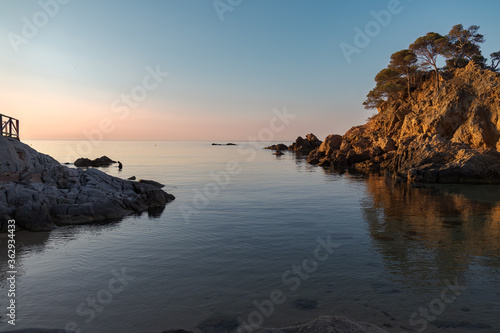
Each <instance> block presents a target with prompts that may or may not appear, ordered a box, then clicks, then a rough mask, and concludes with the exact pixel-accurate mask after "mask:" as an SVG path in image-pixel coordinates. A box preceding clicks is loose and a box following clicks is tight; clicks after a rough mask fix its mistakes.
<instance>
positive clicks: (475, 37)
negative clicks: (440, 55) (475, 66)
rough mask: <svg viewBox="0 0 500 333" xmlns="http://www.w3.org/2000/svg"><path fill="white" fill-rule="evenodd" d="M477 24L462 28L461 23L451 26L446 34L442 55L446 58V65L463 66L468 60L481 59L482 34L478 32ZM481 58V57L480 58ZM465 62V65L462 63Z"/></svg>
mask: <svg viewBox="0 0 500 333" xmlns="http://www.w3.org/2000/svg"><path fill="white" fill-rule="evenodd" d="M478 30H479V26H478V25H471V26H470V27H469V28H467V29H464V26H463V25H462V24H457V25H455V26H454V27H453V28H451V30H450V32H449V33H448V35H446V39H447V45H446V48H445V50H444V51H445V52H444V56H445V57H446V58H448V66H449V67H451V66H450V65H453V66H454V67H465V65H467V63H468V62H469V61H470V60H474V59H475V60H476V62H477V60H482V59H484V58H483V56H482V55H481V50H480V46H479V44H480V43H484V36H483V35H481V34H480V33H478ZM481 58H482V59H481ZM464 64H465V65H464Z"/></svg>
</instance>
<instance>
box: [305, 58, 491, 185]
mask: <svg viewBox="0 0 500 333" xmlns="http://www.w3.org/2000/svg"><path fill="white" fill-rule="evenodd" d="M412 96H413V98H414V101H409V100H408V98H406V99H405V98H400V99H393V100H392V101H391V102H390V103H388V102H385V103H383V104H382V105H381V107H380V108H379V113H378V114H376V115H375V116H373V117H372V118H371V119H370V120H369V121H368V122H367V123H366V124H365V125H362V126H356V127H353V128H351V129H350V130H349V131H347V132H346V133H345V134H344V135H343V136H341V137H340V136H338V135H337V136H334V135H330V136H328V137H327V138H326V139H325V142H324V144H322V145H321V147H318V149H315V150H314V151H312V152H311V153H310V154H309V156H308V161H309V163H311V164H317V165H322V166H334V167H340V168H345V167H352V168H355V169H358V170H362V171H378V170H387V171H389V172H391V173H392V174H393V175H394V177H395V178H396V179H398V180H403V181H410V182H439V183H500V154H499V152H498V150H499V149H500V75H499V74H497V73H495V72H492V71H490V70H484V69H481V68H480V67H478V66H477V65H475V64H474V63H473V62H471V63H470V64H469V65H468V66H467V67H465V68H462V69H457V70H455V71H454V72H451V73H449V78H448V80H447V81H445V82H443V84H442V86H441V88H440V90H439V91H437V90H436V87H435V84H434V83H433V82H432V80H428V81H425V82H424V83H423V84H422V85H421V86H420V87H418V88H417V89H416V90H415V91H414V92H413V93H412ZM339 143H340V144H339Z"/></svg>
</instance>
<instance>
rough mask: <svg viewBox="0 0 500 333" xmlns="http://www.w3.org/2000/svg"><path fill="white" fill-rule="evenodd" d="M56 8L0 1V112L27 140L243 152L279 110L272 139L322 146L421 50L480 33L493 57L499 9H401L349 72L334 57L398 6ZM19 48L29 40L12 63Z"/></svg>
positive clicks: (294, 0)
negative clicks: (402, 53) (224, 145)
mask: <svg viewBox="0 0 500 333" xmlns="http://www.w3.org/2000/svg"><path fill="white" fill-rule="evenodd" d="M55 1H56V0H41V1H28V0H23V1H19V0H1V1H0V36H1V38H0V48H1V53H0V71H1V76H0V113H3V114H6V115H10V116H13V117H16V118H18V119H20V121H21V136H22V138H23V139H78V140H80V139H85V133H92V135H94V137H95V138H98V137H99V135H98V134H97V132H98V131H100V132H101V133H102V134H103V135H102V138H103V139H105V140H121V139H134V140H204V139H206V140H247V139H248V137H249V136H256V135H257V134H258V133H259V131H261V130H262V129H263V128H266V127H268V126H269V121H270V119H271V118H272V117H273V113H272V110H273V109H280V110H282V109H283V108H285V107H286V109H287V111H288V113H292V114H294V115H296V118H295V119H294V120H293V121H292V122H291V123H290V124H289V125H288V126H287V127H286V128H285V129H284V130H283V131H281V132H279V133H276V134H275V137H274V139H275V140H283V141H289V140H292V139H295V138H296V137H297V136H298V135H302V136H303V135H305V134H307V133H310V132H313V133H315V134H316V135H317V136H318V137H319V138H320V139H323V138H324V137H325V136H326V135H328V134H331V133H340V134H343V133H344V132H345V131H346V130H348V129H349V128H350V127H351V126H354V125H359V124H361V123H364V122H365V119H366V118H367V117H369V116H371V115H372V114H373V112H374V111H370V110H365V109H363V106H362V102H363V101H364V99H365V96H366V94H367V93H368V91H369V90H370V89H371V88H372V87H373V85H374V81H373V78H374V76H375V74H376V73H377V72H378V71H379V70H380V69H382V68H383V67H385V66H386V65H387V63H388V60H389V57H390V55H391V54H392V53H394V52H395V51H398V50H401V49H404V48H407V47H408V45H409V44H410V43H412V42H413V41H414V40H415V39H416V38H417V37H419V36H422V35H424V34H426V33H427V32H429V31H435V32H439V33H441V34H446V33H447V32H448V31H449V30H450V28H451V27H452V26H453V25H455V24H458V23H462V24H463V25H464V26H469V25H472V24H477V25H480V26H481V29H480V32H481V33H483V34H484V35H485V37H486V43H485V44H484V45H483V46H482V50H483V54H484V55H485V56H488V55H489V54H490V53H491V52H494V51H498V50H500V20H499V19H498V13H499V12H500V2H499V1H497V0H491V1H470V0H469V1H461V0H458V1H457V0H443V1H431V0H429V1H427V0H422V1H417V0H414V1H411V0H401V1H400V8H401V12H400V13H399V14H395V15H392V17H391V19H390V22H389V23H388V24H387V25H386V26H385V27H381V29H380V32H379V33H378V34H374V36H373V37H372V38H370V41H369V43H367V45H363V46H364V47H363V48H360V53H359V54H353V55H352V59H351V60H352V61H351V62H350V63H348V62H347V61H346V58H345V57H344V55H343V53H342V51H341V48H340V44H341V43H342V42H344V43H348V44H351V45H354V36H355V31H354V29H355V27H359V28H361V29H363V30H364V29H365V26H366V24H367V23H369V22H370V21H373V20H374V18H373V17H372V16H371V14H370V12H371V11H375V12H379V11H380V10H385V9H387V7H388V5H389V3H391V2H394V1H395V0H389V1H387V0H381V1H379V0H357V1H333V0H315V1H311V0H243V1H241V0H221V1H220V2H221V3H225V4H227V3H233V4H237V3H238V2H241V4H239V5H237V6H233V7H231V8H232V9H233V10H232V11H227V12H225V13H224V14H223V18H224V20H223V21H221V19H220V17H219V15H218V13H217V11H216V10H215V8H214V5H213V1H212V0H206V1H204V0H164V1H160V0H156V1H153V0H149V1H148V0H143V1H130V0H127V1H123V0H122V1H118V0H108V1H102V0H100V1H97V0H71V1H68V0H65V1H63V0H60V2H62V3H64V4H59V5H58V7H59V8H55V7H54V3H56V2H55ZM57 3H59V2H57ZM43 4H46V5H44V6H45V7H47V6H48V7H47V8H49V11H50V10H52V11H53V13H51V14H52V16H49V15H47V14H43V13H40V11H42V10H43V8H42V7H43V6H42V5H43ZM398 8H399V7H398ZM56 9H57V10H56ZM26 21H29V22H31V23H34V21H35V23H37V24H38V25H39V26H40V27H39V28H37V30H38V31H36V32H33V31H32V30H31V31H30V29H29V28H26V27H24V34H23V26H25V25H27V24H26ZM31 23H30V24H31ZM13 36H18V37H22V38H25V37H29V38H25V39H24V40H23V43H21V42H19V41H20V39H16V41H17V42H19V44H18V45H17V46H18V47H17V52H16V50H15V48H14V47H13V43H12V40H13V39H14V37H13ZM16 38H17V37H16ZM157 66H159V68H160V69H161V71H164V72H168V73H169V76H168V77H167V78H165V79H164V80H163V82H161V84H159V85H158V86H157V87H156V88H154V89H151V90H149V91H147V96H146V97H145V98H144V100H142V101H140V102H139V103H137V106H136V107H134V108H131V107H126V108H128V109H129V110H128V111H129V112H128V114H127V115H125V113H124V112H125V111H124V110H125V109H124V104H123V103H121V102H120V103H121V104H116V102H114V101H116V100H117V99H118V100H119V99H120V98H121V96H122V94H130V93H131V91H132V89H136V90H135V91H136V92H137V93H140V92H141V90H140V86H142V85H143V79H144V77H145V76H146V75H148V71H147V69H146V68H148V67H149V68H153V69H154V68H156V67H157ZM148 83H149V84H150V85H152V83H153V81H148ZM138 87H139V88H138ZM118 107H121V109H119V108H118ZM120 110H121V111H120ZM103 119H105V120H104V121H105V122H108V123H107V124H106V126H110V127H111V128H107V127H106V131H105V132H102V131H101V130H100V129H99V128H100V127H99V126H100V123H101V122H103Z"/></svg>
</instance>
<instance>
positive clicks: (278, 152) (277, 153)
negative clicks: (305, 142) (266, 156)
mask: <svg viewBox="0 0 500 333" xmlns="http://www.w3.org/2000/svg"><path fill="white" fill-rule="evenodd" d="M274 155H276V156H281V155H285V154H284V153H283V152H282V151H281V150H276V152H275V153H274Z"/></svg>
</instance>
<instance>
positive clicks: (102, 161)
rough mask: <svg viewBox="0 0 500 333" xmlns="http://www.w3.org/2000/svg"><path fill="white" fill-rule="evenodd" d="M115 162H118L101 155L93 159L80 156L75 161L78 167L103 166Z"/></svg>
mask: <svg viewBox="0 0 500 333" xmlns="http://www.w3.org/2000/svg"><path fill="white" fill-rule="evenodd" d="M113 163H117V162H116V161H113V160H112V159H110V158H109V157H107V156H101V157H99V158H96V159H94V160H91V159H89V158H79V159H77V160H76V161H75V163H73V164H74V165H75V166H76V167H78V168H90V167H93V168H102V167H107V166H110V165H111V164H113Z"/></svg>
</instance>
